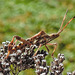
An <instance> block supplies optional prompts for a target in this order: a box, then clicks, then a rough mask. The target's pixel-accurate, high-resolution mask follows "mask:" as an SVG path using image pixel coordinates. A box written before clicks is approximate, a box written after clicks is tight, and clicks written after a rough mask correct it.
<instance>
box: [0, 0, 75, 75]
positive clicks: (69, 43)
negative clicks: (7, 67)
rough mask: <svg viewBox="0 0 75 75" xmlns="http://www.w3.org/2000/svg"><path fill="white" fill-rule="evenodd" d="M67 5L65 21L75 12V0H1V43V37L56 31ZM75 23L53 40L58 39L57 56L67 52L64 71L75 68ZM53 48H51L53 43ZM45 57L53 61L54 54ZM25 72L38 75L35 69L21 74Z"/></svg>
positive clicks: (74, 14)
mask: <svg viewBox="0 0 75 75" xmlns="http://www.w3.org/2000/svg"><path fill="white" fill-rule="evenodd" d="M67 9H69V11H68V14H67V17H66V20H65V22H64V25H65V24H66V23H67V22H68V20H70V18H72V17H73V16H75V0H0V45H1V42H2V41H6V40H11V39H12V37H13V36H14V35H19V36H21V37H23V38H24V39H26V38H29V37H31V36H33V35H34V34H36V33H38V32H39V31H41V30H44V31H45V32H47V33H48V34H51V33H56V32H57V31H58V30H59V28H60V25H61V22H62V19H63V17H64V14H65V12H66V10H67ZM74 24H75V20H73V21H72V22H71V23H70V24H69V25H68V26H67V27H66V28H65V30H64V31H63V32H62V33H61V35H60V37H59V38H57V39H55V40H53V41H52V42H57V43H58V47H57V49H56V52H55V54H54V56H56V55H57V53H59V52H60V53H64V54H65V57H66V60H65V62H64V64H65V66H64V67H65V70H64V75H66V71H72V70H74V69H75V47H74V46H75V25H74ZM43 48H44V47H43ZM50 50H51V51H50V52H52V50H53V47H50ZM46 59H47V61H48V64H50V63H49V61H50V60H51V56H50V55H49V56H48V57H47V58H46ZM28 72H30V74H28ZM25 74H26V75H35V74H34V71H32V70H27V71H24V72H21V74H19V75H25Z"/></svg>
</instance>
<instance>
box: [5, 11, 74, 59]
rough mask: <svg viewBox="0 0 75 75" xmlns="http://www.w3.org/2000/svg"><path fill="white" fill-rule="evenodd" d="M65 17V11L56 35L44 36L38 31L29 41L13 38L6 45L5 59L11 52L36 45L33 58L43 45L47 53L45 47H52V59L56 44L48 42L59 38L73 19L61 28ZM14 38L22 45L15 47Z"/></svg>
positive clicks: (17, 37)
mask: <svg viewBox="0 0 75 75" xmlns="http://www.w3.org/2000/svg"><path fill="white" fill-rule="evenodd" d="M66 15H67V11H66V13H65V16H64V18H63V21H62V24H61V26H60V29H59V31H58V32H57V33H52V34H50V35H48V34H46V33H45V32H44V31H40V32H39V33H38V34H36V35H34V36H32V37H31V38H29V39H26V40H25V39H22V38H21V37H19V36H14V37H13V38H12V40H11V42H10V43H9V45H8V54H7V56H6V57H5V58H8V56H9V54H10V53H12V52H13V51H16V50H18V49H21V48H23V47H30V46H31V45H36V46H37V47H38V48H37V51H36V52H35V53H34V55H33V56H35V55H36V54H37V52H38V50H39V48H40V47H41V46H43V45H45V47H46V48H47V50H48V52H49V49H48V47H47V45H54V50H53V53H52V57H53V54H54V52H55V50H56V47H57V44H56V43H49V42H50V41H52V40H54V39H55V38H57V37H59V35H60V33H61V32H62V31H63V30H64V29H65V27H66V26H67V25H68V24H69V23H70V22H71V21H72V20H73V19H74V18H75V16H74V17H73V18H72V19H71V20H70V21H68V23H67V24H66V25H65V26H64V27H63V28H62V26H63V23H64V20H65V18H66ZM14 38H16V41H17V40H19V41H21V42H22V43H19V44H18V45H16V46H15V43H16V41H15V42H14Z"/></svg>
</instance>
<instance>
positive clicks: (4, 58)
mask: <svg viewBox="0 0 75 75" xmlns="http://www.w3.org/2000/svg"><path fill="white" fill-rule="evenodd" d="M9 54H10V50H8V54H7V56H6V57H5V58H4V59H7V58H8V56H9Z"/></svg>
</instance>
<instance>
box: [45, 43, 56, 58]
mask: <svg viewBox="0 0 75 75" xmlns="http://www.w3.org/2000/svg"><path fill="white" fill-rule="evenodd" d="M46 45H53V46H54V50H53V52H52V55H51V56H52V58H54V56H53V55H54V52H55V50H56V48H57V43H47V44H46Z"/></svg>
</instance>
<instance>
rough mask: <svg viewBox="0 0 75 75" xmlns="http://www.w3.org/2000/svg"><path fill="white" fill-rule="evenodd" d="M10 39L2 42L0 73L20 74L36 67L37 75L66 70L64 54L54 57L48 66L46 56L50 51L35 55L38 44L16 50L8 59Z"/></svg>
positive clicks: (58, 74) (8, 74)
mask: <svg viewBox="0 0 75 75" xmlns="http://www.w3.org/2000/svg"><path fill="white" fill-rule="evenodd" d="M9 43H10V42H9V41H6V42H2V44H3V47H1V48H0V75H10V74H11V73H12V74H13V75H18V74H19V72H20V71H22V70H25V69H29V68H35V69H36V74H37V75H48V74H49V75H62V72H63V70H64V67H63V61H64V60H65V57H64V54H60V53H59V54H58V57H57V58H54V59H53V62H51V65H50V66H48V65H47V62H46V60H45V57H46V56H47V55H48V52H46V51H45V50H41V51H38V52H37V55H36V56H34V57H33V55H34V53H35V51H34V49H35V48H37V46H36V45H31V46H30V48H24V47H23V48H22V49H21V50H17V51H16V52H15V51H14V52H13V53H12V54H10V55H9V57H8V58H7V59H4V58H5V57H6V55H7V51H8V45H9ZM67 75H75V71H73V72H72V73H71V72H67Z"/></svg>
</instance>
